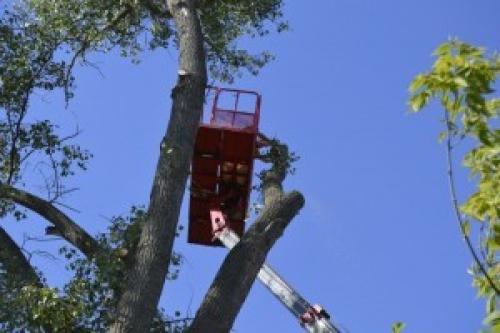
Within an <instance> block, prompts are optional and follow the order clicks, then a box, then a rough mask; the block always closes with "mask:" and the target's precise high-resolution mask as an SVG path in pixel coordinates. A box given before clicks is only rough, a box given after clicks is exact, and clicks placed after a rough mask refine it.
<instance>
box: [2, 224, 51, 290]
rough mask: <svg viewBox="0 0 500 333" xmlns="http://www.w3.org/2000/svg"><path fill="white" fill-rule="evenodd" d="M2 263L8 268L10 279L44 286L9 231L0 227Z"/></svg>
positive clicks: (25, 284) (24, 284) (19, 283)
mask: <svg viewBox="0 0 500 333" xmlns="http://www.w3.org/2000/svg"><path fill="white" fill-rule="evenodd" d="M0 264H1V265H2V268H3V269H5V270H6V272H7V276H8V277H9V280H10V281H12V282H14V283H16V285H18V286H27V285H35V286H37V287H42V283H41V281H40V277H39V276H38V274H37V273H36V271H35V269H34V268H33V267H32V266H31V264H30V263H29V261H28V260H27V259H26V257H25V256H24V254H23V251H22V250H21V249H20V248H19V246H17V244H16V243H15V242H14V240H13V239H12V238H11V237H10V236H9V234H7V232H6V231H5V230H4V229H3V228H2V227H0Z"/></svg>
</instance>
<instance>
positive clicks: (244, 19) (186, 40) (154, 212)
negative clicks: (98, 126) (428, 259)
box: [0, 0, 303, 332]
mask: <svg viewBox="0 0 500 333" xmlns="http://www.w3.org/2000/svg"><path fill="white" fill-rule="evenodd" d="M282 5H283V4H282V1H280V0H265V1H256V2H247V1H231V0H225V1H210V0H205V1H194V0H167V1H165V2H161V1H155V0H108V1H99V0H82V1H69V0H58V1H52V0H25V1H23V2H21V5H19V6H17V7H15V8H13V9H11V10H10V11H6V12H4V16H3V21H2V22H1V23H2V26H1V30H0V33H2V34H4V37H5V38H2V39H1V40H2V43H1V47H2V48H3V51H4V52H2V53H1V56H0V57H2V59H0V60H1V62H0V64H1V67H0V70H1V78H2V81H0V82H2V84H1V85H0V88H1V89H3V90H2V94H1V96H2V100H1V101H0V102H1V104H0V107H1V108H2V109H3V110H4V111H5V121H4V122H3V123H2V127H1V130H2V131H1V134H2V145H1V146H0V153H1V154H2V161H1V163H2V174H1V176H2V178H1V183H0V198H1V199H2V200H1V203H2V214H3V215H5V214H9V213H11V214H14V215H15V216H17V217H18V218H22V217H24V211H23V210H20V209H18V208H19V207H23V208H25V209H28V210H30V211H33V212H36V213H38V214H39V215H41V216H42V217H44V218H45V219H46V220H47V221H48V222H49V223H50V224H52V226H51V227H50V228H48V233H56V234H58V235H60V236H62V237H63V238H64V239H66V240H67V241H68V242H69V243H70V244H72V245H73V246H75V247H76V248H78V249H79V250H80V251H81V253H82V254H83V255H84V256H85V257H86V259H84V260H80V259H77V260H76V261H75V262H74V263H73V267H74V269H75V271H76V275H75V279H74V280H73V281H72V282H71V283H70V284H69V286H68V288H67V290H66V296H65V298H64V299H62V298H58V297H57V295H58V292H57V290H52V289H50V288H45V287H41V288H40V287H38V289H37V286H36V284H35V286H32V287H30V288H35V289H29V288H28V289H26V288H23V290H22V291H21V294H22V295H20V296H19V298H22V297H24V298H25V299H29V298H30V297H29V295H35V294H36V295H38V296H43V297H44V298H43V299H49V300H54V299H58V300H59V301H58V302H59V303H64V302H66V303H68V302H69V303H71V304H72V305H73V306H72V307H69V309H71V311H72V312H71V313H74V314H76V315H70V314H68V311H61V312H60V313H59V314H60V316H61V315H62V316H64V317H65V318H66V317H68V318H66V319H67V320H59V319H60V316H59V317H57V318H59V319H55V318H53V317H51V316H38V317H37V318H38V319H37V320H34V321H33V323H32V324H33V325H39V326H38V327H41V328H43V327H44V322H43V318H48V322H47V323H45V324H46V325H49V326H48V327H52V328H54V326H50V325H54V323H57V322H59V324H58V325H62V326H60V327H62V328H61V329H63V330H64V329H67V327H68V326H71V327H73V329H74V330H76V327H80V328H81V329H84V328H85V327H87V328H89V327H93V330H95V329H96V326H95V325H96V324H95V323H88V320H86V319H85V313H91V314H92V315H95V314H96V313H100V314H103V311H102V309H103V308H104V309H111V310H112V311H111V312H112V314H111V315H110V317H109V318H107V319H106V320H105V321H104V322H103V323H102V325H101V324H98V325H97V326H98V327H97V328H98V329H104V328H106V327H109V331H110V332H145V331H148V330H149V329H150V328H151V327H152V323H153V322H154V320H153V319H154V318H158V316H157V304H158V300H159V297H160V294H161V291H162V288H163V284H164V281H165V279H166V277H167V273H168V267H169V262H170V259H171V258H172V257H175V256H173V254H172V248H173V242H174V238H175V234H176V231H177V223H178V217H179V210H180V205H181V200H182V196H183V193H184V191H185V185H186V180H187V177H188V173H189V165H190V159H191V154H192V151H193V144H194V139H195V134H196V129H197V126H198V121H199V119H200V115H201V112H202V107H203V102H204V93H205V88H206V85H207V77H208V74H207V71H208V72H209V73H210V76H211V78H213V79H215V80H222V81H232V80H233V78H234V75H239V74H240V73H241V70H242V69H245V70H247V71H249V72H251V73H253V74H256V73H257V72H258V69H259V68H260V67H262V66H263V65H265V64H266V63H267V62H268V61H269V60H270V59H271V58H272V57H271V56H270V55H269V54H268V53H266V52H264V53H261V54H257V55H252V54H250V53H249V52H248V51H246V50H244V49H240V48H238V46H237V40H238V39H239V38H240V37H241V36H244V35H251V36H263V35H265V34H267V33H268V29H269V26H270V25H274V26H275V27H276V28H277V30H278V31H282V30H284V29H286V23H285V22H283V21H282ZM144 35H148V36H149V41H148V42H147V44H145V43H144V42H142V41H143V40H144V38H143V37H144ZM170 44H173V46H175V47H176V48H177V49H178V50H179V64H178V70H177V74H178V77H177V83H176V85H175V87H174V88H173V89H172V93H171V97H172V109H171V114H170V120H169V123H168V126H167V129H166V132H165V135H164V138H163V140H162V142H161V149H160V154H159V157H158V164H157V169H156V174H155V177H154V179H153V184H152V188H151V194H150V202H149V204H148V206H147V209H146V210H145V211H137V210H134V211H133V214H132V216H131V217H130V218H128V219H125V220H126V221H127V223H125V226H124V225H123V224H120V221H123V219H122V220H115V221H114V224H113V225H112V228H111V234H110V236H109V237H108V236H104V235H103V236H100V237H97V238H95V237H92V236H91V235H89V234H88V233H87V232H86V231H85V230H84V229H83V228H82V227H81V226H80V225H79V224H78V223H76V222H75V221H73V220H72V219H71V218H70V217H69V216H68V215H67V214H65V213H64V212H63V211H62V210H61V209H59V208H58V207H56V205H55V202H56V200H58V199H59V198H61V197H62V196H63V195H64V194H65V188H64V186H63V182H62V179H63V178H64V177H67V176H70V175H73V174H74V166H75V165H76V166H77V167H79V168H81V169H85V168H86V161H87V160H88V159H89V158H90V157H91V155H90V154H89V153H88V152H87V151H85V150H83V149H81V148H80V147H79V146H77V145H74V144H72V145H69V144H66V142H67V141H69V140H71V139H74V138H75V136H76V135H77V134H78V133H74V134H72V135H69V136H65V137H61V136H59V135H57V134H56V133H55V129H56V128H55V127H54V126H53V125H52V124H51V123H48V122H41V123H37V124H35V125H29V126H28V125H27V123H26V122H25V117H26V114H27V112H28V110H29V105H30V103H29V101H30V96H31V94H32V93H33V91H34V90H36V89H48V90H52V89H56V88H63V89H64V91H65V94H66V99H67V100H69V98H71V97H72V94H73V86H72V83H73V80H74V78H73V77H72V70H73V68H74V66H75V65H76V64H78V63H82V64H90V62H89V61H88V55H89V54H91V53H92V52H101V51H103V52H107V51H109V50H111V49H113V48H119V49H120V50H121V53H122V55H124V56H131V57H132V58H133V59H134V60H138V59H139V57H140V53H141V52H142V51H143V50H144V49H145V48H147V47H149V48H151V49H155V48H158V47H168V46H170ZM59 50H70V52H71V58H69V59H59V57H58V56H56V52H57V51H59ZM207 68H208V69H207ZM19 69H23V70H21V71H19ZM17 82H21V83H22V84H16V83H17ZM271 141H272V140H270V143H271V147H272V148H271V150H270V151H269V153H268V154H266V156H267V157H266V161H269V162H272V163H273V167H272V168H271V169H270V170H269V171H268V172H267V173H265V174H264V175H263V191H264V193H265V197H266V207H265V209H264V211H263V212H262V214H261V216H260V218H259V219H258V221H257V222H256V223H255V224H254V225H253V226H252V228H251V229H250V230H249V232H248V233H246V234H245V236H244V237H243V239H242V242H241V243H240V244H239V245H238V246H236V247H235V248H234V249H233V250H232V251H231V252H230V254H229V255H228V257H227V259H226V261H225V262H224V264H223V266H222V267H221V270H220V272H219V274H218V275H217V277H216V280H215V281H214V284H213V286H212V287H211V289H210V291H209V293H208V294H207V299H206V301H205V302H204V304H203V306H202V308H201V309H200V311H199V312H198V314H197V316H196V319H195V321H194V324H193V327H192V328H191V330H192V331H199V332H207V331H213V330H214V329H215V330H216V331H220V332H222V331H228V330H229V329H230V327H231V326H232V323H233V322H234V319H235V317H236V315H237V313H238V311H239V309H240V307H241V304H242V303H243V302H244V300H245V297H246V295H247V294H248V292H249V289H250V287H251V285H252V283H253V281H254V279H255V277H256V274H257V272H258V269H259V268H260V265H261V264H262V262H263V261H264V259H265V256H266V255H267V253H268V251H269V250H270V248H271V247H272V245H273V244H274V242H275V241H276V239H277V238H278V237H279V236H280V235H281V233H282V230H283V229H284V228H285V227H286V226H287V225H288V223H289V222H290V220H291V219H292V218H293V216H294V215H295V214H296V213H297V212H298V210H299V209H300V208H301V207H302V205H303V197H302V196H301V195H300V193H298V192H291V193H289V194H287V195H284V194H283V192H282V187H281V182H282V181H283V179H284V177H285V175H286V172H287V170H288V168H289V162H290V160H292V159H293V158H291V155H289V154H288V151H287V149H286V146H284V145H283V144H280V143H278V142H276V141H272V142H271ZM277 151H279V153H278V154H276V152H277ZM35 154H38V155H42V157H43V158H46V159H47V160H48V161H49V163H47V164H48V165H49V169H50V170H51V173H52V175H53V176H51V177H50V181H49V182H48V185H47V187H48V189H49V197H48V198H45V199H44V198H42V197H40V196H38V195H36V194H35V193H30V192H28V191H26V190H25V189H23V188H22V179H23V173H22V165H23V163H26V161H27V160H29V159H32V158H35V157H34V156H35ZM113 235H114V236H117V235H118V239H119V240H118V241H117V240H116V239H117V237H114V238H113ZM9 244H10V243H9ZM18 254H19V253H18ZM67 254H68V257H70V258H71V257H73V255H74V254H75V253H74V252H72V251H69V252H67ZM17 257H18V258H19V260H20V262H22V256H21V255H19V256H17ZM242 263H243V264H242ZM242 265H243V266H242ZM4 267H7V268H9V267H10V271H13V268H12V267H19V268H21V267H23V265H10V266H8V265H5V264H4ZM235 269H237V271H238V274H234V272H235V271H234V270H235ZM117 274H118V275H119V276H123V278H124V279H123V282H119V283H118V282H116V275H117ZM30 281H34V279H30ZM104 281H107V282H112V281H115V282H116V283H109V285H110V287H109V288H108V289H106V288H104V290H100V291H98V292H97V294H96V293H94V292H91V291H89V290H90V289H91V287H92V286H95V284H97V283H99V282H104ZM240 282H241V283H240ZM31 283H32V282H28V281H26V286H29V285H32V284H31ZM37 283H38V282H37ZM229 284H236V285H238V286H240V287H239V288H238V290H237V292H234V291H233V292H231V291H230V288H229ZM82 285H83V286H85V287H84V288H82V287H81V286H82ZM106 285H107V284H106ZM215 289H217V290H222V291H223V292H219V293H215V292H214V290H215ZM109 292H111V293H112V295H113V300H112V301H109V300H106V297H105V295H109ZM26 293H27V294H26ZM89 293H90V294H89ZM27 295H28V296H27ZM47 295H49V296H50V297H49V296H47ZM82 295H87V296H88V295H92V297H96V295H98V296H99V297H100V298H101V301H102V302H107V304H108V305H109V304H110V303H111V304H112V306H111V307H109V306H108V305H103V304H104V303H103V304H100V305H99V304H97V305H94V306H93V308H92V309H91V310H89V309H85V308H84V306H82V305H81V304H80V305H78V304H79V303H78V300H82V297H83V296H82ZM229 299H230V300H231V302H227V304H228V305H227V306H228V308H230V310H231V311H228V312H227V314H225V317H224V320H223V325H222V326H220V327H219V326H213V325H214V321H217V318H216V316H217V311H216V305H217V304H218V303H219V302H220V301H225V300H229ZM58 302H55V303H54V304H56V305H57V304H59V303H58ZM57 308H58V307H57V306H55V307H54V309H57ZM67 309H68V307H67ZM96 309H101V310H96ZM86 311H87V312H86ZM89 311H90V312H89ZM96 311H97V312H96ZM35 312H36V311H35ZM155 315H156V316H155ZM108 324H109V325H108ZM45 327H47V326H45ZM214 327H218V328H214Z"/></svg>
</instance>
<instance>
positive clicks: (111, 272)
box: [0, 207, 189, 332]
mask: <svg viewBox="0 0 500 333" xmlns="http://www.w3.org/2000/svg"><path fill="white" fill-rule="evenodd" d="M145 214H146V212H145V211H144V209H143V208H140V207H132V209H131V211H130V214H129V215H127V216H117V217H114V218H112V219H111V224H110V226H109V229H108V232H107V233H103V234H100V235H99V236H98V237H97V238H98V241H99V243H100V245H101V246H102V248H104V249H105V251H104V252H101V253H99V254H98V255H96V256H95V257H94V258H91V259H88V258H86V257H83V256H81V255H80V254H79V253H78V252H77V251H76V250H75V249H74V248H69V247H63V248H62V249H61V254H62V255H63V256H64V258H65V259H66V260H68V264H67V269H68V270H69V271H71V272H72V273H73V277H72V279H71V280H70V281H69V282H68V283H67V284H66V285H65V286H64V288H63V289H62V290H59V289H57V288H48V287H39V286H22V287H21V286H17V285H16V284H15V281H9V277H8V276H7V275H6V274H5V272H3V271H2V270H1V269H0V332H17V331H19V332H21V331H20V329H21V328H23V327H24V328H29V330H30V332H44V329H45V331H46V329H47V328H50V329H51V331H53V332H105V331H106V329H107V328H108V327H109V324H110V323H111V321H112V320H113V315H114V308H115V305H116V302H117V300H118V298H119V295H120V292H121V288H122V283H123V282H124V270H125V269H126V268H127V265H130V264H131V263H130V262H129V261H128V260H129V259H128V258H130V257H131V253H132V252H133V251H135V249H136V246H137V242H138V240H139V234H140V229H141V226H142V223H143V222H144V221H145ZM181 264H182V256H181V255H180V254H178V253H175V252H174V253H173V255H172V265H171V266H172V271H171V272H169V274H168V277H167V279H169V280H174V279H177V277H178V274H179V267H180V265H181ZM188 324H189V318H180V313H179V312H177V313H176V314H175V316H174V317H171V316H168V315H166V314H165V313H164V312H163V311H160V310H159V311H158V313H157V315H156V317H155V318H154V322H153V327H152V328H151V332H182V329H184V328H186V327H187V325H188Z"/></svg>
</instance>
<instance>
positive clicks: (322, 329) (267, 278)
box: [216, 227, 340, 333]
mask: <svg viewBox="0 0 500 333" xmlns="http://www.w3.org/2000/svg"><path fill="white" fill-rule="evenodd" d="M216 237H217V238H218V239H219V240H220V241H221V242H222V244H224V246H225V247H227V248H228V249H232V248H233V247H234V246H235V245H236V244H237V243H238V242H239V241H240V239H239V237H238V235H237V234H236V233H235V232H233V231H232V230H231V229H229V228H227V227H226V228H223V229H222V230H221V231H219V232H216ZM258 278H259V280H260V282H262V283H263V284H264V286H266V288H267V289H269V291H270V292H271V293H272V294H273V295H274V296H275V297H276V298H277V299H278V300H279V301H280V302H281V303H282V304H283V305H284V306H285V307H286V308H287V309H288V310H289V311H290V312H291V313H292V315H293V316H294V317H295V318H296V319H298V320H299V322H300V325H301V326H302V327H303V328H304V329H305V330H306V331H307V332H310V333H340V331H339V330H338V329H337V328H336V327H335V326H333V325H332V323H330V320H329V318H330V316H329V315H328V313H327V312H326V311H325V310H324V309H322V308H321V307H320V306H318V305H311V304H310V303H309V302H307V301H306V300H305V299H304V298H303V297H302V296H301V295H299V294H298V293H297V292H296V291H295V290H294V289H293V288H292V287H291V286H290V285H289V284H288V283H286V282H285V280H283V278H281V277H280V276H279V275H278V274H277V273H276V272H275V271H274V270H273V269H272V268H271V267H269V265H267V264H264V265H263V266H262V268H261V269H260V271H259V275H258Z"/></svg>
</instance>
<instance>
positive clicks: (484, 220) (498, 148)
mask: <svg viewBox="0 0 500 333" xmlns="http://www.w3.org/2000/svg"><path fill="white" fill-rule="evenodd" d="M434 55H435V56H436V58H437V59H436V61H435V62H434V65H433V67H432V70H431V71H429V72H427V73H424V74H420V75H418V76H416V77H415V79H414V80H413V82H412V83H411V84H410V92H411V94H412V96H411V98H410V102H409V104H410V107H411V109H412V111H414V112H418V111H420V110H422V108H424V107H426V106H427V105H429V103H430V102H431V101H433V100H437V101H439V102H440V103H441V106H442V108H443V109H444V112H445V123H446V128H447V130H446V131H444V132H443V133H441V134H440V140H443V139H446V140H448V141H447V142H448V149H449V151H450V152H451V150H452V149H453V143H455V142H457V141H462V140H464V139H469V144H470V146H472V149H470V150H469V151H468V152H467V153H466V154H465V156H464V159H463V164H464V166H465V167H467V168H468V169H469V170H470V174H471V177H472V179H474V180H475V181H477V188H476V191H475V192H474V193H473V194H472V195H470V196H469V198H468V199H467V200H466V201H465V202H464V203H463V204H462V205H461V207H460V210H461V213H462V214H464V215H465V216H466V217H468V220H475V221H477V222H478V223H479V225H480V227H481V236H482V239H481V240H480V244H479V246H480V248H481V253H483V261H484V263H483V265H484V266H485V270H487V276H486V275H485V274H484V271H483V270H482V269H480V268H481V267H479V266H478V265H477V263H476V264H475V265H473V267H472V268H471V269H470V273H471V275H472V276H473V278H474V282H473V284H474V286H475V287H476V288H477V289H478V295H479V296H481V297H485V298H486V299H487V309H486V313H487V319H486V320H485V325H487V326H488V328H487V329H488V330H489V331H491V332H498V331H500V320H499V319H498V308H497V301H498V299H497V298H498V295H497V293H496V291H495V290H494V288H493V287H492V284H494V286H495V287H496V288H497V289H498V287H499V286H500V264H499V262H498V259H497V258H498V254H499V252H498V250H499V248H500V220H499V216H500V130H499V129H498V116H499V114H500V98H499V97H498V96H495V94H494V93H495V90H494V88H495V82H496V81H495V80H496V79H497V78H498V77H499V75H500V57H499V56H498V55H497V54H493V55H487V54H486V53H485V51H484V50H483V49H481V48H478V47H475V46H471V45H468V44H466V43H463V42H461V41H458V40H452V41H450V42H448V43H444V44H442V45H441V46H439V47H438V48H437V49H436V51H435V52H434ZM468 220H466V219H464V220H463V221H462V222H461V227H462V233H463V234H464V236H465V237H467V238H468V237H469V234H470V227H471V226H470V224H469V222H468ZM488 277H489V278H490V280H491V281H489V279H488Z"/></svg>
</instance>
